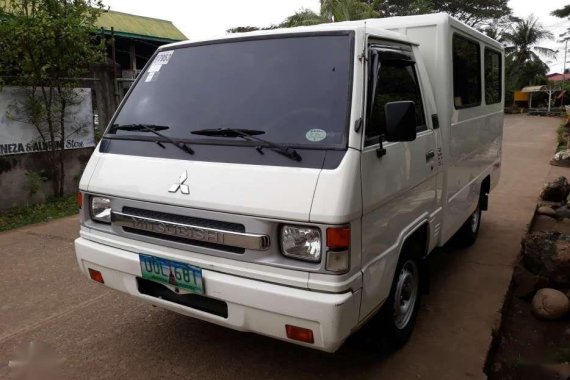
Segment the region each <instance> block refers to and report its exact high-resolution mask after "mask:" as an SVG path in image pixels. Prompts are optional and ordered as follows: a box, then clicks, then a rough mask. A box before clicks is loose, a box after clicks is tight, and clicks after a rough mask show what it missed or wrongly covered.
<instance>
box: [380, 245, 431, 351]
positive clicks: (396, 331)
mask: <svg viewBox="0 0 570 380" xmlns="http://www.w3.org/2000/svg"><path fill="white" fill-rule="evenodd" d="M421 276H422V266H421V263H420V259H419V258H417V257H414V256H412V255H409V254H405V253H404V252H403V255H402V257H401V258H400V260H399V262H398V265H397V267H396V273H395V274H394V280H393V281H392V288H391V291H390V296H389V297H388V299H387V300H386V303H385V304H384V306H383V308H382V310H381V312H380V314H379V315H378V317H379V320H378V322H377V323H378V325H377V327H378V328H379V330H380V331H379V334H380V339H382V340H383V341H384V343H385V344H387V346H388V347H387V348H388V350H389V351H394V350H397V349H399V348H400V347H402V346H403V345H404V344H406V342H407V341H408V340H409V339H410V336H411V335H412V331H413V329H414V325H415V322H416V317H417V315H418V310H419V307H420V302H421V287H420V284H421Z"/></svg>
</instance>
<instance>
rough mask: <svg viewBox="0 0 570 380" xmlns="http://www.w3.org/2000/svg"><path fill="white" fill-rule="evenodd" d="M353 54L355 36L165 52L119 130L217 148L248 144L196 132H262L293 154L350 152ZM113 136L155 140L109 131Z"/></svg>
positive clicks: (123, 113)
mask: <svg viewBox="0 0 570 380" xmlns="http://www.w3.org/2000/svg"><path fill="white" fill-rule="evenodd" d="M352 54H353V53H352V35H351V34H350V33H348V32H342V33H334V34H308V35H295V36H292V35H287V36H272V37H271V38H267V37H265V38H264V37H257V39H245V40H243V39H236V40H235V41H232V40H231V39H230V40H225V41H223V42H213V43H209V44H197V45H190V46H188V47H182V48H176V49H173V50H169V51H164V52H161V53H159V54H158V55H157V56H156V57H155V59H154V60H153V62H152V64H151V65H149V67H147V69H146V71H145V72H143V73H142V74H141V75H142V77H141V78H140V79H139V81H138V83H137V84H136V86H135V88H133V90H132V92H131V94H130V95H129V97H128V98H127V99H126V101H125V103H124V105H123V106H122V108H121V110H120V111H119V113H118V116H117V117H116V119H115V120H114V122H113V125H114V126H121V125H133V124H145V125H154V126H161V128H162V129H160V131H161V133H162V134H164V135H167V136H168V137H171V138H176V139H188V140H189V141H196V140H202V142H204V143H205V140H208V143H209V142H212V143H213V144H216V143H217V142H220V143H221V144H222V143H223V144H225V145H227V144H228V143H229V144H232V141H234V140H235V141H236V142H240V143H241V144H243V143H244V139H241V138H240V137H236V136H225V137H220V136H217V137H216V136H211V135H210V136H201V135H196V134H192V132H193V131H197V130H203V129H217V128H233V129H244V130H250V131H251V130H255V131H257V132H258V133H256V136H257V137H259V138H262V139H264V140H268V141H271V142H275V143H281V144H287V145H289V146H292V147H295V146H297V147H309V148H310V147H318V148H323V147H334V148H346V145H347V136H346V134H347V130H348V127H347V126H348V112H349V105H350V96H351V83H352V80H351V74H352V64H351V62H352ZM164 127H167V128H164ZM112 134H117V135H139V134H140V135H141V136H142V135H149V133H145V131H140V130H139V131H135V130H132V129H131V130H125V129H117V128H109V129H108V130H107V135H112ZM150 136H152V134H150Z"/></svg>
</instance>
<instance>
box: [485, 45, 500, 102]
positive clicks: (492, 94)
mask: <svg viewBox="0 0 570 380" xmlns="http://www.w3.org/2000/svg"><path fill="white" fill-rule="evenodd" d="M500 101H501V53H499V52H497V51H494V50H490V49H485V103H486V104H495V103H499V102H500Z"/></svg>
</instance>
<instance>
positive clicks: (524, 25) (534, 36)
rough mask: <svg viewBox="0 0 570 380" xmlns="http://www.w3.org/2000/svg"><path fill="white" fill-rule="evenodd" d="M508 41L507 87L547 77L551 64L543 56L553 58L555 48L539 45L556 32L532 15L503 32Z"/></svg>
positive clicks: (513, 88) (506, 59) (503, 39)
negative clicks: (551, 31)
mask: <svg viewBox="0 0 570 380" xmlns="http://www.w3.org/2000/svg"><path fill="white" fill-rule="evenodd" d="M501 37H502V41H503V42H504V43H505V45H506V46H505V53H506V57H505V63H506V67H505V69H506V70H505V71H506V73H505V74H506V79H507V82H508V83H507V86H508V87H509V88H508V90H511V91H512V90H516V89H520V88H521V87H523V86H526V85H528V84H533V83H536V82H537V81H540V80H544V76H545V75H546V73H548V65H546V63H544V62H543V61H542V59H541V56H543V57H545V58H552V57H555V56H556V51H555V50H553V49H550V48H547V47H544V46H540V45H538V44H539V43H540V42H541V41H542V40H547V39H552V38H553V35H552V33H550V32H549V31H547V30H546V29H544V28H543V26H542V25H540V23H539V22H538V19H537V18H536V17H534V16H533V15H530V16H528V17H527V18H525V19H520V20H517V21H516V22H515V23H514V24H513V25H512V26H511V27H510V28H508V29H507V30H506V31H504V32H503V33H502V35H501Z"/></svg>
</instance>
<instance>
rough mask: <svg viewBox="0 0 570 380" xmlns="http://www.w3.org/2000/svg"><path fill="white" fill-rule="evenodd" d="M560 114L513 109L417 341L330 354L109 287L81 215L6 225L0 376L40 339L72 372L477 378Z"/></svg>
mask: <svg viewBox="0 0 570 380" xmlns="http://www.w3.org/2000/svg"><path fill="white" fill-rule="evenodd" d="M558 125H559V119H553V118H540V117H525V116H508V117H507V118H506V122H505V133H504V135H505V138H504V144H503V165H502V178H501V183H500V185H499V187H498V188H497V190H496V191H495V192H493V193H492V194H491V202H490V211H489V212H487V213H485V214H484V217H483V222H482V225H481V232H480V237H479V240H478V241H477V243H476V244H475V245H474V246H473V247H471V248H469V249H466V250H452V249H443V250H440V251H438V252H436V253H435V254H434V255H433V257H432V259H431V263H430V266H431V272H432V273H431V276H432V288H431V294H430V295H429V296H427V297H425V298H424V301H423V306H422V310H421V311H420V316H419V319H418V323H417V327H416V331H415V333H414V335H413V337H412V340H411V342H410V343H409V344H408V345H407V346H406V347H404V349H402V350H401V351H399V352H398V353H396V354H394V355H392V356H390V357H387V358H381V357H379V356H378V355H377V354H374V353H373V352H369V351H367V350H365V349H363V348H361V346H360V345H359V344H358V343H359V342H360V341H359V340H351V341H349V342H348V343H347V344H345V345H344V346H343V348H342V349H341V350H340V351H339V352H337V353H336V354H334V355H332V354H326V353H322V352H318V351H313V350H310V349H305V348H300V347H297V346H294V345H292V344H288V343H284V342H279V341H275V340H272V339H268V338H265V337H261V336H257V335H253V334H245V333H239V332H235V331H232V330H228V329H225V328H222V327H218V326H215V325H211V324H208V323H205V322H201V321H198V320H194V319H190V318H186V317H183V316H180V315H177V314H174V313H171V312H168V311H165V310H161V309H158V308H153V307H152V306H150V305H148V304H143V303H140V302H138V301H135V300H133V299H131V298H129V297H128V296H125V295H123V294H118V293H116V292H114V291H110V290H108V289H106V288H104V287H103V286H100V285H98V284H96V283H93V282H90V281H89V280H87V279H86V278H84V277H83V276H82V275H80V272H79V269H78V267H77V263H76V261H75V255H74V251H73V240H74V238H75V237H76V236H77V230H78V222H77V218H76V217H70V218H65V219H61V220H57V221H54V222H51V223H47V224H40V225H34V226H30V227H25V228H21V229H18V230H14V231H11V232H7V233H3V234H0V378H6V377H11V376H12V375H13V370H11V369H10V368H9V367H8V361H9V360H12V359H15V358H16V356H17V353H18V352H19V351H21V350H25V349H26V348H27V347H28V345H29V343H30V342H32V341H33V342H41V343H46V344H48V345H50V346H52V347H53V348H54V349H55V351H56V353H57V355H58V357H60V358H62V359H64V362H63V365H62V367H63V372H64V374H65V376H66V378H71V379H80V378H84V379H95V378H97V379H116V378H135V379H151V378H152V379H156V378H179V379H182V378H185V379H186V378H191V379H235V378H241V379H249V378H259V379H289V378H295V379H317V378H321V379H336V378H338V379H343V378H355V379H356V378H358V379H391V380H395V379H418V378H419V379H453V380H457V379H463V378H468V379H476V378H485V376H484V374H483V372H482V367H483V365H484V361H485V357H486V354H487V350H488V347H489V344H490V342H491V331H492V329H493V327H494V326H495V325H496V323H497V321H498V319H499V310H500V308H501V305H502V300H503V297H504V295H505V292H506V290H507V287H508V284H509V281H510V277H511V272H512V265H511V264H512V263H513V260H514V258H515V257H516V255H517V254H518V252H519V247H520V238H521V236H522V234H523V233H524V231H525V228H526V225H527V223H528V222H529V221H530V218H531V215H532V212H533V210H534V205H535V201H536V198H537V196H538V193H539V191H540V188H541V186H542V184H543V181H544V177H545V175H546V173H547V169H548V160H549V158H550V156H551V154H552V153H553V150H554V146H555V140H556V137H555V130H556V128H557V127H558Z"/></svg>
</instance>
